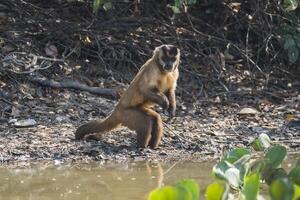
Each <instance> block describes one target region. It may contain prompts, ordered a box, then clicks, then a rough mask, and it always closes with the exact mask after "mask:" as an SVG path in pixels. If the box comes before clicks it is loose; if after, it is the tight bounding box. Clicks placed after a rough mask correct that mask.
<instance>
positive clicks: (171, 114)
mask: <svg viewBox="0 0 300 200" xmlns="http://www.w3.org/2000/svg"><path fill="white" fill-rule="evenodd" d="M175 113H176V106H173V105H170V106H169V108H168V114H169V118H170V119H172V118H173V117H174V116H175Z"/></svg>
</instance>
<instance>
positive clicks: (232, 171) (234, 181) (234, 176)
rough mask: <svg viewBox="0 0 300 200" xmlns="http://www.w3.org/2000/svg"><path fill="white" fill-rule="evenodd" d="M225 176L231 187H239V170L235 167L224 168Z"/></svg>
mask: <svg viewBox="0 0 300 200" xmlns="http://www.w3.org/2000/svg"><path fill="white" fill-rule="evenodd" d="M225 178H226V180H227V182H228V183H229V185H230V186H231V187H232V188H239V186H240V185H241V180H240V170H238V169H237V168H235V167H232V168H229V169H228V170H226V172H225Z"/></svg>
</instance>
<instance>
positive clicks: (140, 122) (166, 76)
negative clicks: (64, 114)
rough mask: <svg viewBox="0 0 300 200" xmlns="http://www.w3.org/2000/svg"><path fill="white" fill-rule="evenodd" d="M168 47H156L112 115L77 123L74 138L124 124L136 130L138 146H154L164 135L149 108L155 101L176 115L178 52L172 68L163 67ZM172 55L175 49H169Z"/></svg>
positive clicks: (159, 119) (98, 134) (159, 123)
mask: <svg viewBox="0 0 300 200" xmlns="http://www.w3.org/2000/svg"><path fill="white" fill-rule="evenodd" d="M168 48H169V49H170V48H175V47H174V46H171V45H162V46H160V47H157V48H156V49H155V51H154V53H153V56H152V58H150V59H149V60H148V61H147V62H146V63H145V64H144V65H143V66H142V67H141V69H140V71H139V72H138V74H137V75H136V76H135V78H134V79H133V81H132V82H131V84H130V86H129V88H128V89H127V90H126V91H125V93H124V94H123V95H122V97H121V99H120V101H119V103H118V104H117V105H116V107H115V108H114V110H113V112H112V113H111V115H109V116H108V117H107V118H105V119H104V120H103V121H99V120H96V121H92V122H89V123H87V124H84V125H82V126H80V127H79V128H78V129H77V131H76V133H75V137H76V139H82V138H84V137H86V136H87V137H88V138H93V139H100V138H101V134H102V133H104V132H106V131H109V130H112V129H113V128H115V127H117V126H119V125H123V126H126V127H128V128H129V129H131V130H134V131H135V132H136V133H137V144H138V146H139V147H147V146H150V147H151V148H157V147H158V145H159V143H160V140H161V137H162V135H163V125H162V120H161V117H160V115H159V114H158V113H157V112H155V111H154V110H153V109H152V107H153V106H154V105H156V104H158V105H160V106H161V107H162V108H163V109H168V111H169V114H170V116H171V117H173V116H174V114H175V109H176V100H175V89H176V82H177V78H178V65H179V61H180V53H179V50H178V53H177V51H176V54H177V55H176V56H175V55H173V57H175V58H176V60H175V61H174V58H173V63H174V67H173V68H172V69H173V70H169V71H168V70H164V67H163V66H162V64H164V62H167V61H166V59H168V58H164V61H163V62H160V61H162V56H164V55H166V56H168V57H170V53H169V52H167V53H164V52H165V51H168ZM171 53H173V54H174V49H173V50H172V52H171Z"/></svg>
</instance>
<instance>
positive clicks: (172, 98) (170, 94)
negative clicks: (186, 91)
mask: <svg viewBox="0 0 300 200" xmlns="http://www.w3.org/2000/svg"><path fill="white" fill-rule="evenodd" d="M166 96H167V98H168V100H169V103H170V106H169V108H168V113H169V116H170V117H171V118H172V117H174V116H175V112H176V95H175V90H174V89H171V90H169V91H167V92H166Z"/></svg>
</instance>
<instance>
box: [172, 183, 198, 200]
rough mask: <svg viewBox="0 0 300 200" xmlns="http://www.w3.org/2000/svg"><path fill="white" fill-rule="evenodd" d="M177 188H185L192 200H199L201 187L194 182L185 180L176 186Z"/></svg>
mask: <svg viewBox="0 0 300 200" xmlns="http://www.w3.org/2000/svg"><path fill="white" fill-rule="evenodd" d="M175 187H177V188H183V189H184V190H186V192H187V193H188V194H190V195H188V196H191V198H189V199H190V200H198V199H199V193H200V189H199V185H198V183H196V181H194V180H184V181H181V182H179V183H177V184H176V186H175Z"/></svg>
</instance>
